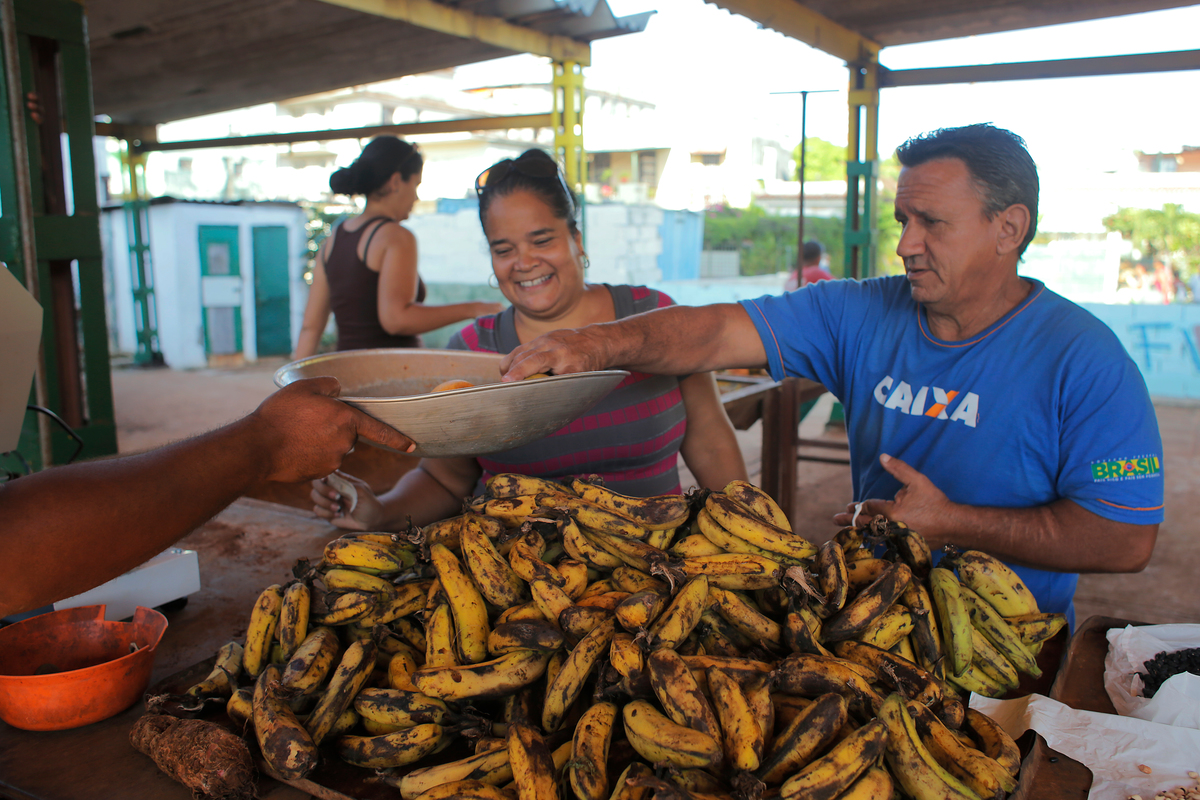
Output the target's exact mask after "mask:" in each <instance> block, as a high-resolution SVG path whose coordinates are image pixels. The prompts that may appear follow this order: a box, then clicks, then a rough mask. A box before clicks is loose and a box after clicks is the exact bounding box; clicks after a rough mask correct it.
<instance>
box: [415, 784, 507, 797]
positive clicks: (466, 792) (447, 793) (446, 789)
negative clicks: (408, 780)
mask: <svg viewBox="0 0 1200 800" xmlns="http://www.w3.org/2000/svg"><path fill="white" fill-rule="evenodd" d="M512 798H513V795H512V792H507V791H505V790H504V789H501V788H500V787H498V786H492V785H491V784H487V783H484V782H483V781H471V780H468V781H451V782H450V783H443V784H442V785H441V786H435V787H433V788H432V789H430V790H429V791H427V792H425V793H423V794H420V795H418V796H417V800H512Z"/></svg>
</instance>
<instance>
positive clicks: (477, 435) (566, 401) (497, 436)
mask: <svg viewBox="0 0 1200 800" xmlns="http://www.w3.org/2000/svg"><path fill="white" fill-rule="evenodd" d="M502 358H503V357H502V356H499V355H495V354H492V353H473V352H469V351H466V350H406V349H381V350H348V351H346V352H342V353H326V354H323V355H317V356H310V357H308V358H303V359H301V360H299V361H293V362H292V363H291V364H287V365H285V366H283V367H280V369H279V371H277V372H276V373H275V383H276V385H277V386H287V385H288V384H289V383H292V382H293V381H297V380H300V379H302V378H316V377H318V376H322V375H332V376H333V377H335V378H337V379H338V381H339V382H340V383H341V384H342V394H341V399H342V400H344V401H346V402H347V403H349V404H350V405H352V406H354V407H355V408H358V409H361V410H362V411H364V412H366V413H367V414H370V415H371V416H372V417H375V418H376V419H378V420H380V421H381V422H385V423H387V424H388V425H391V426H392V427H393V428H395V429H396V430H398V431H400V432H401V433H403V434H404V435H405V436H407V437H408V438H410V439H412V440H413V441H414V442H416V444H417V448H416V450H414V451H413V454H414V455H418V456H427V457H433V458H447V457H454V456H478V455H484V454H486V453H498V452H501V451H504V450H509V449H511V448H513V447H520V446H521V445H523V444H528V443H529V442H532V441H534V440H535V439H540V438H542V437H543V436H546V435H548V434H551V433H554V432H555V431H556V430H558V429H559V428H561V427H563V426H564V425H566V424H567V423H569V422H571V421H573V420H575V419H576V418H578V417H580V416H582V415H583V414H585V413H586V412H587V411H588V410H589V409H591V408H592V406H594V405H596V403H598V402H599V401H600V400H601V399H602V398H603V397H604V396H605V395H607V394H608V393H609V392H610V391H612V390H613V389H615V388H616V386H617V384H619V383H620V382H621V381H622V380H624V379H625V378H626V377H627V376H628V375H629V373H628V372H626V371H625V370H603V371H601V372H579V373H575V374H573V375H551V376H549V377H547V378H535V379H533V380H526V381H518V382H516V383H501V382H500V361H501V360H502ZM453 379H462V380H465V381H469V382H471V383H473V384H475V385H474V386H472V387H471V388H469V389H452V390H450V391H447V392H436V393H433V392H431V390H432V389H433V387H435V386H437V385H438V384H440V383H443V382H444V381H447V380H453Z"/></svg>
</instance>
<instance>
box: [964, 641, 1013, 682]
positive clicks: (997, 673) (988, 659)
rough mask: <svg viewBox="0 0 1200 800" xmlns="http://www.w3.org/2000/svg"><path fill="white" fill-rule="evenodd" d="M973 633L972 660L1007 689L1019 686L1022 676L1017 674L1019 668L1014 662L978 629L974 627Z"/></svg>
mask: <svg viewBox="0 0 1200 800" xmlns="http://www.w3.org/2000/svg"><path fill="white" fill-rule="evenodd" d="M971 634H972V636H971V648H972V654H971V660H972V662H974V664H975V665H976V666H978V667H979V668H980V669H982V670H983V671H984V672H985V673H987V675H988V677H990V678H992V679H993V680H995V681H996V682H997V683H999V684H1000V685H1001V686H1003V687H1004V688H1005V689H1006V690H1008V689H1015V688H1017V686H1018V685H1019V684H1020V683H1021V676H1020V675H1018V674H1017V668H1016V667H1014V666H1013V664H1012V662H1011V661H1009V660H1008V659H1007V658H1005V657H1004V656H1003V654H1001V652H1000V651H999V650H997V649H996V648H995V646H994V645H992V643H991V642H989V641H988V640H987V637H986V636H984V635H983V634H982V633H980V632H979V631H978V630H975V629H974V628H972V629H971Z"/></svg>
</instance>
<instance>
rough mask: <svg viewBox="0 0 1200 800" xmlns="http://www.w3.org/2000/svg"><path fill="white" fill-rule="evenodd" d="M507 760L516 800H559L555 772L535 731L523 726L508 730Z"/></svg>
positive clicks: (521, 724)
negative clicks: (514, 784) (514, 782)
mask: <svg viewBox="0 0 1200 800" xmlns="http://www.w3.org/2000/svg"><path fill="white" fill-rule="evenodd" d="M508 758H509V763H510V764H511V765H512V773H513V780H514V781H516V784H517V798H518V800H558V798H559V793H558V770H556V769H555V767H554V758H553V756H552V755H551V753H550V748H548V747H547V746H546V741H545V739H543V738H542V734H541V733H540V732H539V731H538V730H537V728H535V727H533V726H532V725H528V724H526V723H523V722H514V723H512V724H511V725H509V726H508Z"/></svg>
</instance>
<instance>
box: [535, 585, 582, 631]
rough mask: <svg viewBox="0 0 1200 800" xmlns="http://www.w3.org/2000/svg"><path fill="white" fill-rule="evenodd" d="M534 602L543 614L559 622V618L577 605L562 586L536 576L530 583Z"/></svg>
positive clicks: (554, 621) (556, 622)
mask: <svg viewBox="0 0 1200 800" xmlns="http://www.w3.org/2000/svg"><path fill="white" fill-rule="evenodd" d="M529 591H530V594H532V595H533V602H534V604H535V605H536V606H537V608H538V610H540V611H541V612H542V615H543V616H544V617H545V618H546V619H548V620H550V621H551V622H553V623H555V624H558V618H559V616H561V615H562V613H563V612H564V611H566V610H567V609H568V608H570V607H571V606H573V605H575V604H574V603H573V602H572V601H571V598H570V596H569V595H568V594H567V593H566V592H564V591H563V590H562V589H561V588H559V587H558V586H556V585H554V584H553V583H551V582H549V581H544V580H542V579H541V578H534V579H533V580H532V581H530V583H529Z"/></svg>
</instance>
